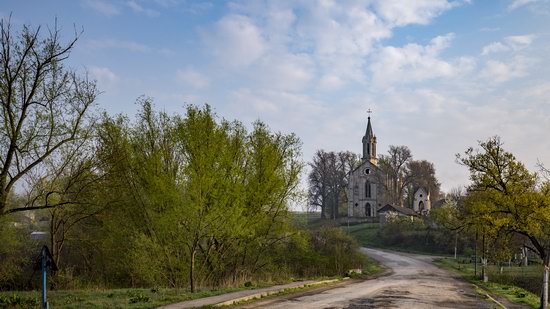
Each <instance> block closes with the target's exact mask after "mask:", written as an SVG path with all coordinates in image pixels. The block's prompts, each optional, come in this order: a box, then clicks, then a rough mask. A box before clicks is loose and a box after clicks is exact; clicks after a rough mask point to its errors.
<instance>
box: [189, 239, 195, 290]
mask: <svg viewBox="0 0 550 309" xmlns="http://www.w3.org/2000/svg"><path fill="white" fill-rule="evenodd" d="M196 253H197V248H196V246H194V245H193V248H192V249H191V261H190V263H189V286H190V287H191V293H195V282H194V280H193V279H194V274H193V272H194V270H195V254H196Z"/></svg>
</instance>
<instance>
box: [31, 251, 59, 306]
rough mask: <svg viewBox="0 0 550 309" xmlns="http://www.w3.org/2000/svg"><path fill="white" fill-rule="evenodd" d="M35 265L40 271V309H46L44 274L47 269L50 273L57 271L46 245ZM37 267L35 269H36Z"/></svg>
mask: <svg viewBox="0 0 550 309" xmlns="http://www.w3.org/2000/svg"><path fill="white" fill-rule="evenodd" d="M36 262H37V263H36V264H37V265H36V266H38V265H40V266H38V267H40V269H41V270H42V308H43V309H48V307H49V306H48V302H47V300H46V286H47V285H46V274H47V271H48V268H49V269H50V270H51V271H57V265H55V262H54V260H53V257H52V254H51V253H50V250H49V249H48V247H47V246H46V245H44V246H43V247H42V250H41V251H40V257H39V260H38V261H36ZM38 267H37V268H38Z"/></svg>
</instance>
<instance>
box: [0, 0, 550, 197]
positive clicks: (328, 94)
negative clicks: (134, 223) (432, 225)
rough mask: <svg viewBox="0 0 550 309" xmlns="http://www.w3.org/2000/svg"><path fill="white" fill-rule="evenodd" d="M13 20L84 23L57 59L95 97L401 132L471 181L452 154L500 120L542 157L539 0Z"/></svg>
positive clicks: (33, 2)
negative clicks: (86, 82) (83, 78)
mask: <svg viewBox="0 0 550 309" xmlns="http://www.w3.org/2000/svg"><path fill="white" fill-rule="evenodd" d="M10 14H11V23H12V27H13V28H14V29H20V27H21V26H22V25H23V24H29V25H32V26H34V27H36V26H39V25H40V26H42V27H43V29H47V27H48V26H49V27H52V26H53V25H54V23H55V21H56V19H57V24H58V25H59V27H60V28H61V29H62V35H63V37H65V38H66V39H67V40H68V39H70V38H71V37H72V36H73V35H74V33H75V30H76V31H77V32H78V33H80V32H81V31H83V32H82V34H81V35H80V38H79V40H78V42H77V45H76V47H75V49H74V51H73V52H72V54H71V57H70V58H69V59H68V63H69V65H70V66H71V67H72V68H73V69H75V70H77V71H80V72H83V73H84V72H88V74H89V75H90V76H91V77H92V78H94V79H96V80H97V82H98V85H99V88H100V90H101V91H102V94H101V96H100V97H99V98H98V108H100V109H104V110H106V111H107V112H109V113H111V114H116V113H126V114H129V115H133V114H135V112H136V111H137V108H138V106H137V105H136V104H135V101H136V99H137V98H138V97H140V96H142V95H144V96H148V97H151V98H153V100H154V102H155V105H156V107H157V108H158V109H161V110H164V111H167V112H169V113H183V112H184V107H185V106H186V105H187V104H196V105H202V104H205V103H208V104H209V105H211V106H212V107H213V109H214V110H215V112H216V113H217V115H218V116H219V117H220V118H226V119H230V120H233V119H238V120H240V121H242V122H243V123H245V124H247V125H250V124H251V123H252V122H253V121H255V120H257V119H260V120H262V121H264V122H266V123H267V124H268V125H269V126H270V127H271V129H272V130H274V131H281V132H284V133H290V132H294V133H296V134H297V135H298V136H299V137H300V139H301V141H302V143H303V147H302V151H303V160H304V161H305V162H308V161H310V159H311V158H312V156H313V154H314V152H315V151H316V150H318V149H324V150H326V151H344V150H349V151H353V152H356V153H360V152H361V149H362V148H361V147H362V144H361V138H362V136H363V135H364V134H365V130H366V124H367V110H368V109H371V110H372V115H371V119H372V124H373V129H374V133H375V134H376V136H377V139H378V152H379V153H386V152H387V149H388V147H389V145H406V146H408V147H409V148H410V149H411V151H412V154H413V157H414V159H424V160H428V161H430V162H433V163H434V164H435V167H436V174H437V177H438V178H439V180H440V182H441V183H442V189H443V190H444V191H449V190H451V189H453V188H456V187H460V186H464V185H467V184H468V182H469V180H468V171H467V169H466V168H465V167H464V166H461V165H459V164H457V163H456V159H455V155H456V154H457V153H463V152H464V151H465V150H466V149H467V148H468V147H471V146H474V147H475V146H476V145H477V143H478V141H480V140H486V139H488V138H489V137H491V136H494V135H499V136H500V137H501V138H502V140H503V142H504V147H505V149H506V150H508V151H510V152H512V153H513V154H515V155H516V157H517V158H518V159H519V160H520V161H522V162H523V163H524V164H525V165H526V166H527V168H529V169H530V170H532V171H535V170H536V168H537V167H536V164H537V162H538V161H540V162H543V163H546V164H547V165H550V143H549V138H548V132H550V57H549V55H550V0H490V1H489V0H477V1H476V0H454V1H451V0H416V1H413V0H401V1H399V0H364V1H361V0H351V1H329V0H320V1H313V0H311V1H305V0H304V1H302V0H294V1H285V0H274V1H260V0H257V1H226V2H224V1H185V0H111V1H109V0H65V1H61V0H59V1H57V0H51V1H44V0H3V1H2V2H0V15H1V16H2V17H3V18H7V17H8V16H9V15H10Z"/></svg>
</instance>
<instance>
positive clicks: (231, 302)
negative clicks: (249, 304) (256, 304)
mask: <svg viewBox="0 0 550 309" xmlns="http://www.w3.org/2000/svg"><path fill="white" fill-rule="evenodd" d="M348 279H350V277H344V278H342V279H330V280H321V281H316V282H310V283H304V284H302V285H297V286H294V287H291V288H281V289H277V290H272V291H265V292H260V293H256V294H251V295H247V296H243V297H239V298H235V299H231V300H227V301H224V302H221V303H217V304H215V305H213V306H214V307H223V306H231V305H234V304H236V303H240V302H246V301H250V300H258V299H261V298H264V297H267V296H270V295H274V294H279V293H282V292H285V291H287V290H294V289H301V288H307V287H312V286H317V285H323V284H329V283H335V282H340V281H344V280H348Z"/></svg>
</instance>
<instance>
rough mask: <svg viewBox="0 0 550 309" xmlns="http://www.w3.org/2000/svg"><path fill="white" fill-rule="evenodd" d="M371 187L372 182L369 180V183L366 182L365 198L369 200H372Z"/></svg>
mask: <svg viewBox="0 0 550 309" xmlns="http://www.w3.org/2000/svg"><path fill="white" fill-rule="evenodd" d="M370 187H371V186H370V181H368V180H367V182H365V197H367V198H370V197H371V196H372V195H371V190H370Z"/></svg>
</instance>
